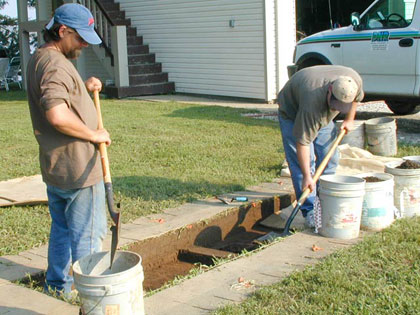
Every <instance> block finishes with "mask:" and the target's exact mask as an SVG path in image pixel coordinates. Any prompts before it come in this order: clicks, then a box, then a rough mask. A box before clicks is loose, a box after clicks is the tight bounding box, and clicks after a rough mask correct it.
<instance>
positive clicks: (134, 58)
mask: <svg viewBox="0 0 420 315" xmlns="http://www.w3.org/2000/svg"><path fill="white" fill-rule="evenodd" d="M155 61H156V59H155V54H139V55H131V56H130V55H129V56H128V64H129V65H130V66H134V65H140V64H145V63H154V62H155Z"/></svg>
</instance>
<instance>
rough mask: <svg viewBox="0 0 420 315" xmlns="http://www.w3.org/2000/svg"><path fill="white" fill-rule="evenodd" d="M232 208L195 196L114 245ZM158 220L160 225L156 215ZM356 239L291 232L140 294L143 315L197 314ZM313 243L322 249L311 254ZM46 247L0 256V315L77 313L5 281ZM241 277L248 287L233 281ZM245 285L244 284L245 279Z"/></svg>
mask: <svg viewBox="0 0 420 315" xmlns="http://www.w3.org/2000/svg"><path fill="white" fill-rule="evenodd" d="M280 180H281V181H282V183H283V184H282V185H281V186H280V185H279V184H278V181H276V182H272V183H264V184H261V185H258V186H253V187H249V188H248V189H247V190H246V191H243V192H237V193H235V194H229V197H232V196H235V195H238V196H239V195H241V196H248V198H249V202H252V201H255V200H264V199H268V198H272V197H273V196H276V195H279V194H284V193H287V194H289V193H291V191H292V185H291V181H290V178H281V179H280ZM228 208H232V205H225V204H223V203H221V202H220V201H218V200H216V199H208V200H199V201H196V202H193V203H189V204H185V205H182V206H180V207H178V208H176V209H168V210H166V211H164V212H163V213H161V214H157V215H151V216H147V217H142V218H139V219H137V220H136V221H134V222H133V223H130V224H124V225H123V226H122V229H121V238H120V243H119V246H124V245H126V244H129V243H133V242H136V241H140V240H143V239H146V238H149V237H156V236H159V235H161V234H163V233H167V232H168V231H171V230H176V229H178V228H181V227H184V226H186V225H188V224H191V223H194V222H196V221H197V220H205V219H206V218H211V217H213V216H215V215H217V214H218V213H220V212H222V211H225V210H226V209H228ZM158 218H164V219H165V224H159V223H157V222H156V221H157V220H156V219H158ZM356 241H358V240H352V241H341V240H340V241H339V242H338V241H337V240H333V239H328V238H324V237H320V236H318V235H316V234H313V233H309V232H302V233H297V234H295V235H293V236H290V237H288V238H286V239H285V240H283V241H281V242H279V243H276V244H273V245H272V246H269V247H268V248H266V249H264V250H261V251H260V252H258V253H255V254H253V255H251V256H249V257H244V258H240V259H237V260H235V261H232V262H229V263H226V264H223V265H221V266H220V267H217V268H215V269H213V270H211V271H208V272H206V273H204V274H201V275H199V276H197V277H195V278H192V279H189V280H186V281H185V282H183V283H182V284H180V285H177V286H174V287H171V288H169V289H166V290H163V291H161V292H159V293H156V294H155V295H153V296H151V297H148V298H145V308H146V314H169V313H170V314H189V315H190V314H203V313H208V312H209V311H210V310H213V309H215V308H216V307H218V306H220V305H223V304H225V303H231V302H239V301H241V300H243V299H245V298H246V297H247V295H248V294H249V293H250V292H253V291H254V290H256V289H257V288H258V287H259V286H261V285H267V284H271V283H275V282H278V281H280V280H281V279H282V278H284V277H286V276H287V275H289V274H290V273H291V272H293V271H295V270H300V269H302V268H304V267H305V266H307V265H311V264H315V263H316V262H318V261H319V259H320V258H322V257H325V256H326V255H329V254H330V253H332V252H334V251H336V250H338V249H340V248H345V247H347V246H349V245H351V244H353V243H354V242H356ZM110 243H111V235H110V234H109V235H108V236H107V238H106V240H105V244H104V250H109V248H110ZM314 244H316V245H317V246H319V247H322V248H323V250H322V251H319V252H313V251H312V250H311V247H312V245H314ZM46 257H47V245H44V246H41V247H39V248H35V249H31V250H28V251H25V252H22V253H20V254H19V255H15V256H3V257H1V258H0V301H1V302H0V305H1V306H0V314H11V315H12V314H13V315H14V314H61V315H64V314H78V311H79V308H78V307H76V306H72V305H69V304H67V303H65V302H62V301H59V300H57V299H54V298H51V297H49V296H47V295H44V294H41V293H39V292H36V291H33V290H30V289H28V288H24V287H21V286H18V285H15V284H13V283H11V282H10V281H14V280H17V279H20V278H23V277H24V276H25V275H27V274H36V273H39V272H41V271H43V270H45V269H46V267H47V260H46ZM240 277H242V278H244V279H245V280H246V281H249V282H248V283H249V284H251V285H250V286H246V287H245V286H244V285H243V283H240V282H238V279H239V278H240ZM245 283H247V282H245Z"/></svg>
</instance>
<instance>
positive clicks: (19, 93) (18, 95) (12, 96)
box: [0, 86, 27, 102]
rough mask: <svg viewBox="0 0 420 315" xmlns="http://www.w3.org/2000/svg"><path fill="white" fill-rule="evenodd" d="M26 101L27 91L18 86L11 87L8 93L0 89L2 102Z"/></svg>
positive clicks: (0, 100)
mask: <svg viewBox="0 0 420 315" xmlns="http://www.w3.org/2000/svg"><path fill="white" fill-rule="evenodd" d="M26 100H27V97H26V91H24V90H21V89H19V87H18V86H16V87H13V86H11V87H10V90H9V91H6V90H5V89H4V88H2V89H0V102H4V101H26Z"/></svg>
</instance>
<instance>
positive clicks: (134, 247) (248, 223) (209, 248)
mask: <svg viewBox="0 0 420 315" xmlns="http://www.w3.org/2000/svg"><path fill="white" fill-rule="evenodd" d="M292 201H293V199H292V197H291V196H290V195H288V194H285V195H283V196H279V197H274V198H270V199H266V200H264V201H262V202H251V203H247V204H244V205H242V206H240V207H239V208H231V209H228V210H226V211H224V212H222V213H220V214H218V215H216V216H214V217H213V218H211V219H208V220H205V221H199V222H196V223H193V224H190V225H187V226H185V227H183V228H180V229H177V230H173V231H170V232H168V233H166V234H163V235H161V236H159V237H155V238H149V239H145V240H142V241H139V242H136V243H133V244H131V245H129V246H128V248H127V250H129V251H133V252H136V253H138V254H139V255H140V256H141V257H142V266H143V270H144V282H143V288H144V289H145V291H150V290H155V289H158V288H160V287H162V286H163V285H164V284H165V283H168V282H170V281H172V280H174V279H175V278H177V277H181V276H185V275H188V273H189V272H190V270H191V269H193V268H194V267H196V266H197V264H202V265H207V266H212V265H213V264H214V259H231V258H234V257H235V256H236V255H238V254H239V253H241V252H243V251H244V250H246V251H252V250H255V249H257V248H258V247H259V246H260V244H259V243H258V242H255V240H256V239H258V238H259V237H261V236H263V235H265V234H267V233H269V232H271V231H272V230H271V229H267V228H264V227H262V226H260V225H259V222H261V221H262V220H264V219H265V218H267V217H268V216H269V215H271V214H273V213H275V212H276V213H278V212H279V211H280V209H282V208H285V207H287V206H289V205H290V204H291V202H292Z"/></svg>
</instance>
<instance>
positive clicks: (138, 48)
mask: <svg viewBox="0 0 420 315" xmlns="http://www.w3.org/2000/svg"><path fill="white" fill-rule="evenodd" d="M148 53H149V45H133V44H132V43H130V42H127V54H128V55H129V56H131V55H143V54H148Z"/></svg>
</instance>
